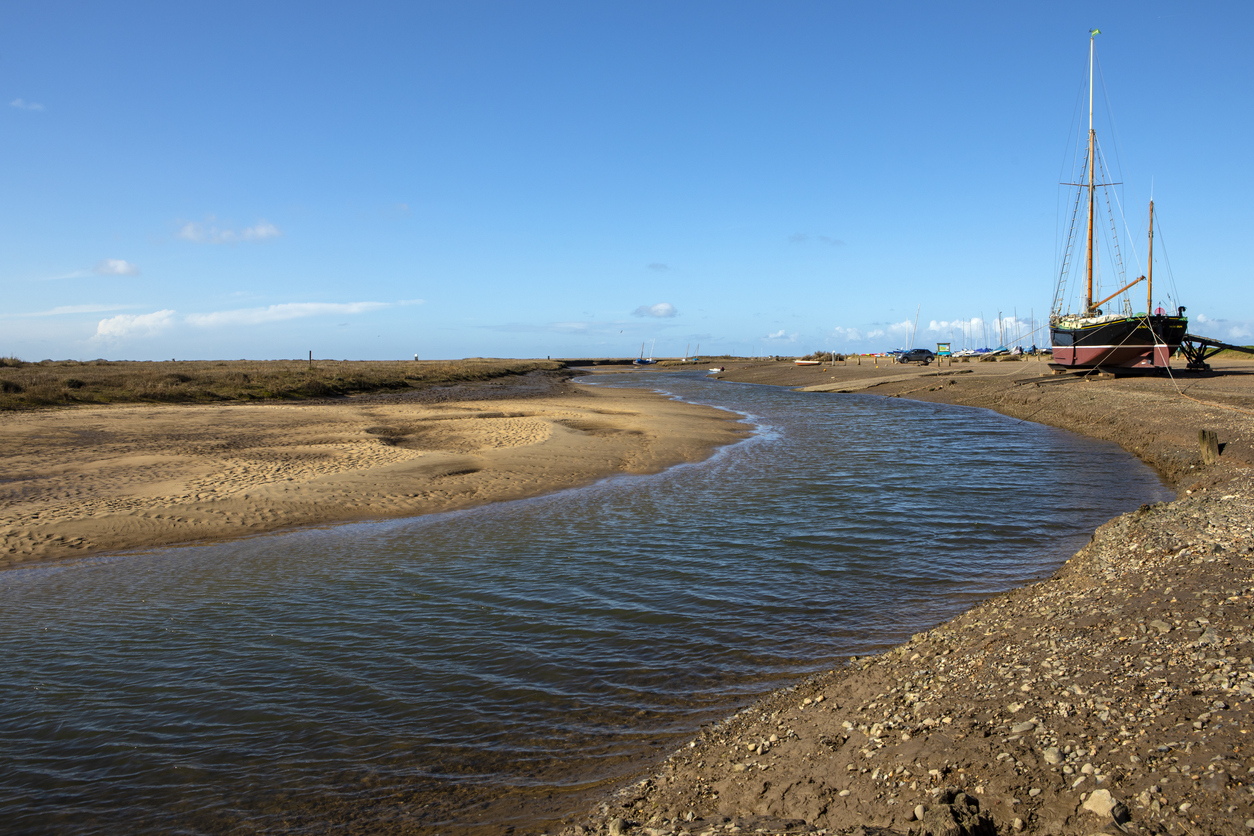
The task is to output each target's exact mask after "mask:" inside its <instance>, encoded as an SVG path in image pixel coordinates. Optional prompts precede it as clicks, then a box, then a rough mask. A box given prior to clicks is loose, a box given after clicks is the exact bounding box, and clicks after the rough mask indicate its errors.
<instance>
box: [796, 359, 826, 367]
mask: <svg viewBox="0 0 1254 836" xmlns="http://www.w3.org/2000/svg"><path fill="white" fill-rule="evenodd" d="M793 362H794V363H796V364H797V365H798V366H818V365H821V364H822V362H823V361H822V360H793Z"/></svg>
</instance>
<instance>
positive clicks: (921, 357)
mask: <svg viewBox="0 0 1254 836" xmlns="http://www.w3.org/2000/svg"><path fill="white" fill-rule="evenodd" d="M935 359H936V355H935V354H933V353H932V352H930V351H928V350H927V349H926V348H912V349H910V350H909V351H903V352H901V354H899V355H897V362H898V363H922V364H923V365H925V366H926V365H927V364H928V363H930V362H932V361H933V360H935Z"/></svg>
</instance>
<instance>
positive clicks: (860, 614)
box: [0, 373, 1170, 834]
mask: <svg viewBox="0 0 1254 836" xmlns="http://www.w3.org/2000/svg"><path fill="white" fill-rule="evenodd" d="M624 378H626V379H624ZM623 383H629V384H631V385H650V386H656V387H659V388H663V389H665V390H666V391H669V392H672V393H674V394H676V395H677V396H681V397H684V398H687V399H691V400H695V401H700V402H703V403H712V404H715V405H720V406H724V407H727V408H729V409H732V410H735V411H738V412H741V413H745V414H749V415H751V416H752V417H753V421H754V422H755V423H756V425H757V426H758V434H757V435H756V436H755V437H754V438H752V439H750V440H748V441H745V442H742V443H739V444H736V445H733V446H731V447H728V448H724V449H723V450H722V451H721V452H719V453H718V454H717V455H715V456H714V458H712V459H711V460H709V461H707V462H704V463H701V464H696V465H685V466H682V467H678V468H674V469H672V470H670V471H668V472H666V473H664V474H660V475H657V476H650V477H621V478H616V479H612V480H609V481H606V482H603V483H601V484H598V485H595V486H593V487H590V488H584V489H580V490H576V491H567V492H564V493H561V494H557V495H553V496H549V497H544V498H540V499H535V500H528V501H523V502H514V503H506V504H501V505H496V506H492V507H489V508H484V509H478V510H475V511H469V512H461V513H455V514H445V515H438V516H430V517H425V518H418V519H412V520H402V521H393V522H385V523H371V524H362V525H350V526H341V527H337V528H333V529H327V530H309V531H301V532H296V533H290V534H283V535H276V536H269V537H261V538H255V539H251V540H247V541H240V542H233V543H225V544H221V545H215V546H205V547H195V548H182V549H168V550H162V551H157V552H151V553H144V554H136V555H124V556H115V557H108V558H97V559H93V560H87V561H81V562H77V563H73V564H58V565H51V566H45V567H39V568H33V569H21V570H11V571H8V572H3V573H0V659H2V660H3V661H0V820H2V821H4V822H5V823H6V824H5V829H6V832H19V833H54V832H55V833H63V834H87V833H115V832H128V833H168V832H175V831H178V832H185V833H238V832H254V831H261V830H267V831H275V832H292V833H317V832H325V831H332V830H333V831H336V832H351V833H356V832H361V833H389V832H395V833H402V832H404V833H409V832H425V833H434V832H447V833H454V832H471V831H479V832H503V830H504V828H505V827H506V826H510V825H512V826H516V827H517V828H518V829H519V830H520V831H526V832H531V831H532V830H534V829H536V828H539V827H540V826H541V825H542V823H543V822H546V821H548V822H552V821H554V820H556V819H557V818H558V817H560V816H561V815H564V814H567V813H569V812H571V810H572V809H574V808H577V807H578V806H579V805H580V804H581V803H583V802H584V801H585V800H586V798H587V794H588V793H589V792H592V791H596V790H597V789H598V788H601V787H603V786H605V785H607V783H609V782H612V781H614V780H616V779H621V777H622V776H624V775H628V774H631V773H632V772H633V770H638V769H639V768H640V767H641V765H642V764H645V763H648V761H649V759H650V758H657V757H658V756H660V755H665V754H667V753H669V752H670V751H672V750H674V749H675V748H677V747H678V745H679V744H680V742H681V741H682V740H683V738H684V737H685V736H688V735H691V734H692V732H693V731H694V730H695V729H696V728H697V727H698V726H699V725H700V724H702V723H705V722H709V721H711V720H714V719H717V718H720V717H722V716H725V715H727V714H729V713H731V712H732V711H734V710H736V709H737V708H739V707H741V706H743V705H744V704H745V703H746V702H748V701H749V700H751V699H753V698H754V697H756V696H758V695H761V694H763V693H764V692H766V691H768V690H771V689H774V688H777V687H780V686H784V685H787V684H789V683H791V682H795V681H796V680H797V679H798V678H800V677H803V676H805V675H808V674H810V673H813V672H815V671H820V670H826V669H829V668H831V667H832V666H834V665H835V664H838V663H839V661H840V660H841V659H843V658H844V657H845V656H847V655H849V654H862V653H866V652H868V651H873V650H876V649H881V648H883V647H885V646H888V645H891V644H894V643H896V642H898V641H900V640H902V639H903V638H905V637H907V636H909V635H910V634H911V633H913V632H917V631H918V630H920V629H923V628H926V627H929V626H932V625H934V624H935V623H937V622H939V621H941V620H944V619H945V618H948V617H950V616H952V615H954V614H956V613H958V612H960V611H962V610H963V609H966V608H967V607H969V606H970V605H971V604H973V603H974V602H976V601H978V600H980V599H981V598H983V597H986V596H988V595H990V594H992V593H995V592H998V591H1001V590H1005V589H1007V588H1010V587H1013V586H1016V585H1020V584H1022V583H1024V582H1025V581H1028V580H1031V579H1034V578H1039V577H1042V576H1045V575H1048V574H1049V573H1050V572H1052V571H1053V570H1054V569H1055V568H1056V567H1057V565H1058V564H1059V563H1060V562H1061V561H1062V560H1065V559H1066V558H1067V557H1069V556H1070V555H1071V554H1072V553H1074V551H1075V550H1076V549H1077V548H1079V547H1080V546H1081V545H1083V543H1084V542H1085V541H1086V540H1087V538H1088V536H1089V534H1090V533H1091V531H1092V529H1093V528H1095V527H1096V526H1097V525H1099V524H1100V523H1102V522H1104V521H1105V520H1107V519H1109V518H1110V517H1112V516H1114V515H1116V514H1118V513H1120V512H1122V511H1126V510H1129V509H1131V508H1135V507H1136V506H1137V505H1139V504H1140V503H1142V502H1151V501H1158V500H1161V499H1166V498H1169V497H1170V493H1169V492H1168V491H1167V490H1166V489H1165V488H1164V487H1163V486H1162V484H1161V483H1160V482H1159V480H1158V479H1157V478H1156V477H1155V475H1154V474H1153V473H1152V472H1151V471H1150V470H1149V469H1148V468H1146V467H1145V466H1143V465H1141V464H1140V463H1139V462H1137V461H1136V460H1134V459H1132V458H1130V457H1129V456H1127V455H1126V454H1124V453H1123V452H1122V451H1120V450H1119V449H1118V448H1116V447H1114V446H1113V445H1109V444H1103V443H1099V442H1094V441H1089V440H1086V439H1082V438H1078V437H1076V436H1072V435H1069V434H1067V433H1064V432H1061V431H1058V430H1054V429H1051V428H1047V427H1042V426H1038V425H1034V424H1028V423H1023V422H1019V421H1015V420H1013V419H1008V418H1004V417H1002V416H998V415H995V414H992V413H988V412H985V411H982V410H973V409H964V408H957V407H936V406H932V405H929V404H922V403H916V402H912V401H908V400H902V399H885V398H880V397H874V396H861V395H814V394H799V393H792V392H788V391H783V390H779V389H774V388H767V387H758V386H744V385H733V384H727V383H719V382H715V381H711V380H709V379H707V378H705V377H704V376H702V375H699V374H679V375H675V374H668V375H664V374H658V373H639V374H634V375H631V376H630V377H629V378H628V377H626V376H622V377H619V376H616V377H615V378H613V379H609V380H608V381H607V379H604V378H603V379H600V380H599V381H598V385H620V384H623Z"/></svg>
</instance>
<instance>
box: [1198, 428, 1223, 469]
mask: <svg viewBox="0 0 1254 836" xmlns="http://www.w3.org/2000/svg"><path fill="white" fill-rule="evenodd" d="M1197 443H1198V446H1199V447H1201V448H1202V464H1214V463H1215V462H1217V461H1219V434H1218V433H1217V432H1215V431H1214V430H1198V431H1197Z"/></svg>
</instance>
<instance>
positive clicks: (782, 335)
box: [766, 328, 797, 343]
mask: <svg viewBox="0 0 1254 836" xmlns="http://www.w3.org/2000/svg"><path fill="white" fill-rule="evenodd" d="M766 339H768V340H782V341H784V342H790V343H791V342H796V340H797V335H796V334H789V333H788V332H786V331H785V330H784V329H783V328H780V329H779V330H778V331H776V332H775V333H774V334H767V335H766Z"/></svg>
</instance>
